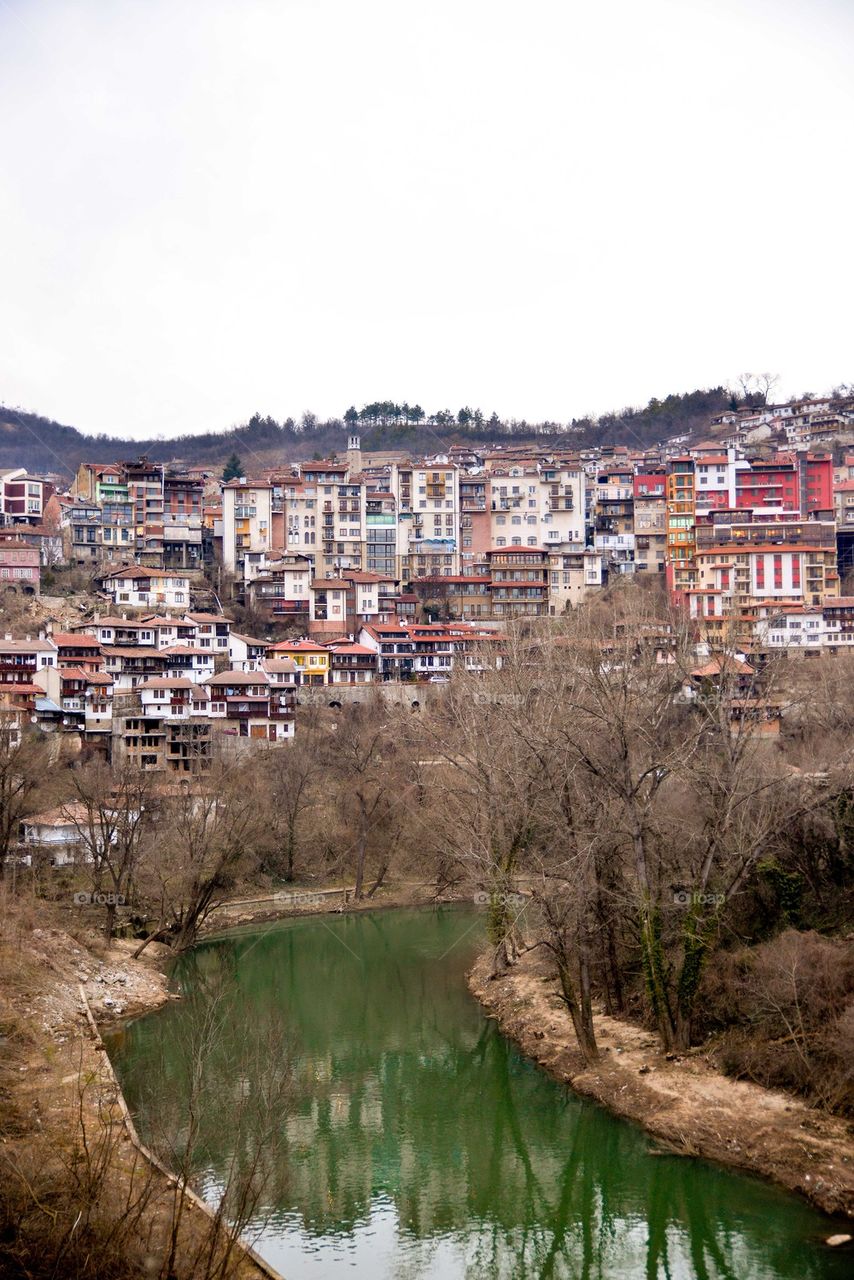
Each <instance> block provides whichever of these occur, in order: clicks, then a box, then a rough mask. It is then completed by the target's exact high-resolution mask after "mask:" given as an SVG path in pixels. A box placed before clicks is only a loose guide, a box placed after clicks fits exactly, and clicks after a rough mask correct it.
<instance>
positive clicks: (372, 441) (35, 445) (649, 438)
mask: <svg viewBox="0 0 854 1280" xmlns="http://www.w3.org/2000/svg"><path fill="white" fill-rule="evenodd" d="M733 400H734V397H733V394H732V392H731V391H729V390H728V389H727V388H725V387H713V388H710V389H698V390H695V391H690V392H686V393H684V394H673V395H668V396H666V397H665V398H664V399H661V400H659V399H657V398H653V399H652V400H650V401H649V403H648V404H647V405H645V406H644V407H643V408H625V409H622V410H620V411H618V412H611V413H606V414H603V415H601V416H600V417H597V418H592V417H584V418H574V419H572V420H571V421H570V422H567V423H557V422H542V423H529V422H527V421H525V420H522V421H519V420H516V419H509V420H504V419H500V418H499V417H498V415H497V414H492V415H491V416H490V417H488V418H487V417H486V416H485V415H484V414H482V413H481V412H480V410H477V409H469V408H463V409H460V410H459V411H458V412H457V413H456V414H453V413H451V412H450V411H449V410H447V409H445V410H439V411H438V412H436V413H432V414H426V413H424V411H423V410H420V409H418V406H416V407H415V409H410V407H409V406H408V405H407V404H402V405H398V404H396V403H395V402H393V401H375V402H373V403H372V404H368V405H365V406H364V408H363V409H361V410H356V408H355V407H352V408H350V409H348V410H347V411H346V413H345V414H344V415H343V416H342V417H341V418H329V419H326V420H321V419H319V418H317V417H315V415H314V414H311V413H306V414H303V416H302V418H301V419H300V420H299V421H298V422H297V421H295V420H294V419H293V418H286V419H285V420H284V421H283V422H279V421H277V420H276V419H275V418H272V417H270V416H269V415H267V416H262V415H261V414H260V413H254V414H253V415H252V416H251V417H250V418H249V419H248V421H247V422H245V423H242V424H240V425H238V426H235V427H232V428H228V429H226V430H222V431H209V432H204V433H202V434H200V435H181V436H175V437H173V438H172V439H170V440H163V439H157V438H150V439H130V440H128V439H122V438H121V437H120V436H113V435H107V434H103V433H101V434H89V433H86V432H84V431H81V430H79V429H78V428H76V427H72V426H68V425H66V424H63V423H59V422H56V421H54V420H53V419H51V418H47V417H43V416H42V415H40V414H37V413H30V412H25V411H23V410H20V409H15V408H9V407H7V406H3V405H0V468H3V467H21V466H23V467H26V468H27V469H28V470H29V471H30V472H33V473H40V472H48V473H55V472H57V471H59V472H60V473H69V474H70V473H73V472H74V471H75V470H76V468H77V466H78V465H79V464H80V463H81V462H84V461H122V460H129V459H132V458H135V457H138V456H139V455H140V454H141V453H142V454H145V455H147V456H148V457H150V458H151V459H152V460H154V461H159V462H167V461H168V462H172V461H178V462H181V463H183V464H185V465H187V466H205V465H210V466H211V467H220V466H222V464H223V463H224V462H225V461H226V459H227V458H228V457H229V455H230V454H231V453H232V452H234V451H236V452H237V453H238V454H240V455H241V456H242V457H243V456H245V458H246V460H247V462H248V461H249V460H250V459H251V460H252V463H253V465H254V466H256V467H268V466H275V465H276V464H278V463H280V462H281V460H282V458H283V457H287V458H288V459H289V460H298V459H301V458H310V457H312V456H316V457H324V456H329V455H331V454H333V453H343V452H344V451H345V450H346V447H347V437H348V435H349V434H350V433H352V432H358V433H359V434H360V435H361V439H362V447H363V448H364V449H366V450H369V451H373V450H384V449H400V450H410V451H412V452H413V453H415V454H425V453H426V454H429V453H436V452H438V451H442V450H445V449H447V448H448V447H450V445H452V444H466V443H478V444H484V443H487V442H490V441H499V440H508V439H509V440H514V441H522V440H533V439H538V438H540V439H542V438H546V439H548V440H550V441H552V442H554V443H555V444H557V443H558V442H562V443H564V444H566V443H571V444H572V445H573V446H576V447H590V446H595V445H601V444H628V445H634V446H637V447H641V448H646V447H648V446H650V445H654V444H657V443H658V442H660V441H662V440H665V439H668V438H669V437H672V436H674V435H689V436H690V435H692V434H695V433H696V432H698V431H700V432H702V431H705V430H707V428H708V421H709V418H710V416H711V415H713V414H715V413H717V412H721V411H723V410H725V409H726V408H728V407H730V406H732V404H733ZM736 402H737V401H736ZM416 415H420V416H416Z"/></svg>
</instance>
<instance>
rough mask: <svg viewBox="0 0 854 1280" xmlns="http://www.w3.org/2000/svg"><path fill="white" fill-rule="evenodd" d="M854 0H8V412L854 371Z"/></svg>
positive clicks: (566, 397) (286, 404) (554, 406)
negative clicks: (414, 0)
mask: <svg viewBox="0 0 854 1280" xmlns="http://www.w3.org/2000/svg"><path fill="white" fill-rule="evenodd" d="M852 67H854V0H646V2H643V0H586V2H585V3H578V2H577V0H527V2H526V3H520V0H514V2H513V3H504V0H450V2H446V0H429V2H428V3H421V4H418V5H416V4H413V3H411V2H410V0H388V2H386V0H241V2H240V3H236V2H234V0H230V2H228V3H226V2H224V0H223V2H220V0H196V2H195V3H188V2H186V0H144V2H142V0H135V2H133V3H125V2H122V0H97V3H88V2H87V0H58V2H57V3H40V2H39V0H26V2H19V0H0V255H2V274H0V400H2V401H4V402H5V403H6V404H7V405H17V406H21V407H24V408H27V409H33V410H37V411H39V412H42V413H45V414H48V415H50V416H53V417H56V418H58V419H60V420H61V421H64V422H69V423H72V424H74V425H75V426H79V427H81V428H82V429H84V430H90V431H110V432H119V433H121V434H123V435H141V434H160V433H162V434H164V435H171V434H174V433H176V432H180V431H187V430H202V429H206V430H209V429H212V428H224V427H227V426H229V425H232V424H234V423H236V422H239V421H245V419H246V418H247V417H248V416H249V415H250V414H251V413H252V412H253V411H254V410H256V409H257V410H260V411H261V412H262V413H271V414H273V415H274V416H275V417H278V418H284V417H286V416H287V415H289V414H290V415H293V416H295V417H296V416H298V415H299V414H300V413H301V412H302V411H303V410H306V409H312V410H314V411H315V412H316V413H318V414H320V415H322V416H326V415H332V414H335V415H340V414H342V413H343V411H344V409H346V408H347V406H348V405H349V404H351V403H355V404H356V405H360V404H362V403H364V402H365V401H366V400H372V399H377V398H386V397H388V398H393V399H398V400H403V399H407V400H409V401H410V402H411V403H414V402H416V401H418V402H420V403H421V404H422V405H423V406H424V407H425V408H426V409H428V410H435V409H438V408H442V407H449V408H451V409H454V410H456V409H457V408H459V406H460V405H461V404H470V405H473V406H474V405H479V406H481V407H482V408H483V409H484V410H485V411H486V412H490V411H491V410H493V409H496V410H497V411H498V412H499V413H500V414H501V415H503V416H516V417H519V418H521V417H526V418H528V419H529V420H538V419H543V418H550V419H557V420H565V419H567V418H571V417H573V416H580V415H582V414H583V413H585V412H596V411H605V410H607V409H611V408H619V407H621V406H623V405H626V404H640V403H643V402H645V401H646V400H647V399H648V398H649V397H650V396H651V395H664V394H666V393H667V392H668V391H678V390H688V389H691V388H693V387H695V386H709V385H714V384H716V383H719V382H728V381H731V380H733V379H734V378H735V376H736V375H737V374H738V373H739V372H740V371H742V370H744V369H753V370H772V371H775V372H778V373H779V374H780V375H781V377H782V382H781V391H783V392H785V393H790V394H799V393H800V392H802V391H804V390H813V391H821V390H825V389H827V388H829V387H830V386H831V385H833V384H834V383H837V382H839V381H854V341H852V338H854V319H852V299H854V269H853V268H852V243H854V163H852V137H854V72H852Z"/></svg>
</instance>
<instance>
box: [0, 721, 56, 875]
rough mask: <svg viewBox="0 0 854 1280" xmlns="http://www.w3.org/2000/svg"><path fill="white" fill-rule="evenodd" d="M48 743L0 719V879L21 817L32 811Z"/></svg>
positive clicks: (44, 771)
mask: <svg viewBox="0 0 854 1280" xmlns="http://www.w3.org/2000/svg"><path fill="white" fill-rule="evenodd" d="M48 764H49V750H48V744H47V743H46V742H45V741H44V739H43V738H42V737H41V735H35V734H32V733H28V732H27V731H26V730H23V729H21V728H19V727H18V726H17V725H15V724H14V723H13V722H11V721H9V720H6V719H0V879H2V878H3V875H4V871H5V866H6V860H7V859H8V857H9V854H10V853H11V851H12V849H13V847H14V846H15V844H16V843H17V841H18V834H19V829H20V825H21V823H22V821H23V820H24V818H26V817H28V816H29V815H30V814H32V813H35V812H36V810H37V807H38V804H39V799H40V796H41V795H42V793H43V789H44V782H45V777H46V774H47V772H48Z"/></svg>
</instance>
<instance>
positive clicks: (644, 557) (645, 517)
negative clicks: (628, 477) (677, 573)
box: [632, 466, 667, 573]
mask: <svg viewBox="0 0 854 1280" xmlns="http://www.w3.org/2000/svg"><path fill="white" fill-rule="evenodd" d="M666 482H667V476H666V471H665V468H664V467H663V466H661V467H658V468H656V469H655V470H649V469H648V468H647V467H644V469H643V470H642V471H638V472H636V474H635V476H634V479H633V483H632V488H633V491H634V535H635V569H636V570H637V571H639V572H644V571H646V572H649V573H663V572H664V567H665V563H666V559H667V501H666V496H665V487H666Z"/></svg>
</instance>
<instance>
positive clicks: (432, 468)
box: [389, 462, 460, 582]
mask: <svg viewBox="0 0 854 1280" xmlns="http://www.w3.org/2000/svg"><path fill="white" fill-rule="evenodd" d="M389 490H390V492H391V493H392V495H393V497H394V501H395V506H396V510H397V517H398V523H397V552H396V556H397V562H396V576H397V577H398V578H399V579H400V580H401V581H403V582H411V581H412V580H413V578H423V577H427V576H431V577H449V576H451V575H453V574H455V573H459V571H460V545H459V531H460V486H459V469H458V468H457V467H456V466H455V465H453V464H452V463H447V462H445V463H439V462H437V463H435V464H428V463H426V462H424V463H420V464H418V465H413V466H405V467H404V466H401V465H399V464H398V463H394V464H393V465H392V466H391V468H390V474H389Z"/></svg>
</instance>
